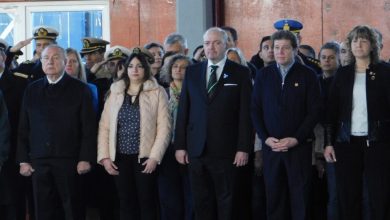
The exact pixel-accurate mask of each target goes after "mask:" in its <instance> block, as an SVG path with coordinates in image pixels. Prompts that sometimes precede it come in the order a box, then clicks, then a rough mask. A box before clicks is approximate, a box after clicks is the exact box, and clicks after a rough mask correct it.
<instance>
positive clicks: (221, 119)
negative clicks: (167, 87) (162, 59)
mask: <svg viewBox="0 0 390 220" xmlns="http://www.w3.org/2000/svg"><path fill="white" fill-rule="evenodd" d="M206 72H207V61H205V62H201V63H197V64H194V65H192V66H189V67H188V68H187V70H186V75H185V79H184V82H183V87H182V90H181V96H180V101H179V109H178V115H177V123H176V133H175V135H176V136H175V148H176V149H185V150H187V151H188V154H189V156H190V157H199V156H202V155H205V156H210V157H218V158H232V157H234V155H235V153H236V152H237V151H243V152H248V153H249V152H250V151H251V150H252V141H253V135H252V134H253V131H252V127H251V121H250V96H251V90H252V84H251V79H250V73H249V69H248V68H246V67H244V66H241V65H239V64H236V63H234V62H232V61H229V60H226V64H225V66H224V68H223V71H222V75H221V77H220V78H219V80H218V84H217V87H216V90H215V92H214V93H213V97H211V98H209V97H208V95H207V91H206Z"/></svg>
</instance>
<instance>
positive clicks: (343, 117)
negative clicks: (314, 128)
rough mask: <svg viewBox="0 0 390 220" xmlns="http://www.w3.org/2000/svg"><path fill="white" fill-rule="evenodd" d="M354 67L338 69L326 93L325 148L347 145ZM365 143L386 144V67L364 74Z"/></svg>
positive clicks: (389, 86) (389, 102)
mask: <svg viewBox="0 0 390 220" xmlns="http://www.w3.org/2000/svg"><path fill="white" fill-rule="evenodd" d="M354 82H355V64H351V65H348V66H345V67H341V68H340V69H339V70H338V71H337V73H336V75H335V78H334V80H333V83H332V86H331V88H330V92H329V98H328V102H327V114H326V145H327V146H328V145H330V146H333V144H334V142H335V141H337V142H349V140H350V135H351V118H352V99H353V86H354ZM366 96H367V114H368V115H367V116H368V139H369V141H390V135H389V134H390V66H389V65H388V64H386V63H378V64H376V65H372V64H371V65H370V66H369V69H368V70H367V71H366Z"/></svg>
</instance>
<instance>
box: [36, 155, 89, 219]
mask: <svg viewBox="0 0 390 220" xmlns="http://www.w3.org/2000/svg"><path fill="white" fill-rule="evenodd" d="M32 167H33V168H34V169H35V171H34V172H33V175H32V183H33V193H34V202H35V216H36V219H37V220H53V219H61V218H62V216H61V217H60V216H58V214H59V213H60V212H59V211H58V208H59V207H58V204H60V205H61V208H62V209H63V215H64V219H66V220H81V210H80V204H79V201H80V198H79V183H78V178H79V176H78V174H77V161H76V160H74V159H63V158H55V159H37V160H33V161H32ZM58 200H60V201H58Z"/></svg>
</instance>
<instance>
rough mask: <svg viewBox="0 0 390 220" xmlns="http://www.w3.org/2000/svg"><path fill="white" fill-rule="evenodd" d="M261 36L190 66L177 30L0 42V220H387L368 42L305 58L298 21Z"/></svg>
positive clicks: (225, 37)
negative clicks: (253, 43)
mask: <svg viewBox="0 0 390 220" xmlns="http://www.w3.org/2000/svg"><path fill="white" fill-rule="evenodd" d="M274 26H275V28H276V29H277V30H276V31H275V32H274V33H270V35H269V36H264V37H262V38H261V40H260V42H259V50H258V53H256V54H255V55H253V57H252V58H251V59H250V61H247V60H246V59H245V56H244V55H243V52H242V51H241V50H240V49H239V48H238V42H239V41H238V34H237V31H236V30H235V29H234V28H232V27H228V26H224V27H212V28H210V29H208V30H207V31H206V32H205V33H204V35H203V44H202V45H200V46H198V47H197V48H196V49H194V52H193V56H192V57H191V58H190V57H189V56H188V47H187V41H186V39H185V37H184V36H182V35H180V34H178V33H172V34H170V35H168V36H167V37H166V39H165V41H164V42H163V43H162V44H160V43H158V42H150V43H148V44H146V45H145V46H143V47H141V46H135V47H133V48H126V47H124V46H121V45H116V46H114V45H111V47H110V48H108V49H107V45H109V44H110V42H108V41H105V40H103V39H99V38H93V37H86V38H83V39H82V42H83V48H82V49H81V50H80V51H77V50H75V49H73V48H63V47H61V46H60V45H58V44H57V43H56V38H57V37H58V35H59V33H58V31H57V30H55V29H53V28H51V27H47V26H40V27H37V28H36V29H35V30H34V32H33V37H32V38H29V39H26V40H24V41H21V42H19V43H17V44H15V45H14V46H8V44H7V43H6V42H5V41H4V40H0V219H5V220H22V219H23V220H25V219H26V217H28V219H36V220H53V219H55V220H57V219H58V220H62V219H64V220H85V219H88V220H89V219H102V220H104V219H107V220H113V219H121V220H128V219H134V220H157V219H161V220H192V219H196V220H217V219H218V220H230V219H240V220H242V219H243V220H246V219H247V220H250V219H257V220H265V219H267V220H286V219H293V220H322V219H324V220H325V219H328V220H339V219H340V220H351V219H353V220H355V219H356V220H359V219H362V220H363V219H364V220H389V219H390V211H389V210H390V160H388V158H389V157H390V146H389V145H390V135H389V134H390V86H389V85H390V65H389V64H388V63H387V62H385V61H383V60H382V59H381V57H380V51H381V50H382V48H383V44H382V35H381V33H380V32H379V31H378V30H377V29H375V28H372V27H369V26H364V25H358V26H356V27H354V28H353V29H352V30H351V31H350V32H349V34H348V36H346V38H345V40H344V41H343V42H336V41H329V42H327V43H325V44H324V45H322V47H321V49H320V51H319V53H318V57H317V56H316V53H315V51H314V49H313V48H312V47H311V46H309V45H304V44H302V43H301V41H302V38H301V35H300V30H301V29H302V28H303V25H302V24H301V23H300V22H298V21H295V20H290V19H283V20H280V21H277V22H276V23H275V24H274ZM31 42H34V45H35V46H34V48H35V51H34V57H33V59H32V60H29V61H25V62H23V63H20V64H18V63H17V58H18V56H19V55H20V54H21V52H20V49H22V48H23V47H25V46H26V45H28V44H30V43H31Z"/></svg>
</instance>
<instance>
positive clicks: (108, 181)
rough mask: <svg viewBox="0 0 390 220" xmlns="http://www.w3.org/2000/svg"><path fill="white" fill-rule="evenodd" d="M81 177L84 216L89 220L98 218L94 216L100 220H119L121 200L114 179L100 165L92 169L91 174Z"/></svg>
mask: <svg viewBox="0 0 390 220" xmlns="http://www.w3.org/2000/svg"><path fill="white" fill-rule="evenodd" d="M80 177H81V179H80V182H81V189H82V193H81V196H82V197H83V198H82V203H83V207H85V208H84V213H83V215H84V216H86V218H87V219H94V218H96V216H95V217H94V216H93V215H92V214H95V215H99V219H100V220H116V219H119V216H118V215H119V213H118V210H119V199H118V196H117V192H116V187H115V183H114V177H113V176H111V175H110V174H108V173H107V172H106V170H105V169H104V167H103V166H100V165H98V166H94V167H92V169H91V171H90V172H89V173H87V174H84V175H82V176H80ZM95 210H96V211H95ZM93 211H95V212H96V213H93ZM91 212H92V214H91Z"/></svg>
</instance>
